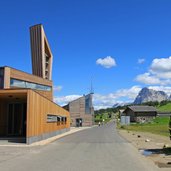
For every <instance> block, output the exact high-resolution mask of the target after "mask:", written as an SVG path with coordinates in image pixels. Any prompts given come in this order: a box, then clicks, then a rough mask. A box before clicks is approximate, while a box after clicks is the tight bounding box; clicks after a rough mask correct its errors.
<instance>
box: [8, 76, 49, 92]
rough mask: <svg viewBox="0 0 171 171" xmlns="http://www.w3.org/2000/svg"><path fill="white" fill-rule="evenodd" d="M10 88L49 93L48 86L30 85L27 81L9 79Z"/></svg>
mask: <svg viewBox="0 0 171 171" xmlns="http://www.w3.org/2000/svg"><path fill="white" fill-rule="evenodd" d="M10 86H11V87H21V88H31V89H35V90H42V91H51V87H50V86H46V85H41V84H36V83H31V82H27V81H23V80H17V79H13V78H11V80H10Z"/></svg>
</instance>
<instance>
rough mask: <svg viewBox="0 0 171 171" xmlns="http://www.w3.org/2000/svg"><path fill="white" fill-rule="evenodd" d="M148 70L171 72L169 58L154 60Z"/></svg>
mask: <svg viewBox="0 0 171 171" xmlns="http://www.w3.org/2000/svg"><path fill="white" fill-rule="evenodd" d="M150 68H151V70H152V71H153V72H171V57H168V58H156V59H154V60H153V61H152V64H151V67H150Z"/></svg>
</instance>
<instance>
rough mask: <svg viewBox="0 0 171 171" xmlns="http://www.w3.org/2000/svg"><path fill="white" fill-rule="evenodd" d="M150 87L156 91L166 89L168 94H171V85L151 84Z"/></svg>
mask: <svg viewBox="0 0 171 171" xmlns="http://www.w3.org/2000/svg"><path fill="white" fill-rule="evenodd" d="M148 88H149V89H153V90H156V91H164V92H165V93H166V94H168V95H170V94H171V87H169V86H149V87H148Z"/></svg>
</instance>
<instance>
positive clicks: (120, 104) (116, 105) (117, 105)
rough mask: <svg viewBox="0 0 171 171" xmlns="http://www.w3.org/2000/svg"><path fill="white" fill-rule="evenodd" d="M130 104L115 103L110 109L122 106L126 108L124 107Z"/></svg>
mask: <svg viewBox="0 0 171 171" xmlns="http://www.w3.org/2000/svg"><path fill="white" fill-rule="evenodd" d="M130 104H131V103H115V104H114V105H113V106H112V107H113V108H116V107H122V106H126V105H130Z"/></svg>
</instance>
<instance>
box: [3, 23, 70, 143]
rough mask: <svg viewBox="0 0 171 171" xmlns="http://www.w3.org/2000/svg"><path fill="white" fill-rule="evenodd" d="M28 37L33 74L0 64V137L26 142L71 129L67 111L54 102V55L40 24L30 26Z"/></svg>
mask: <svg viewBox="0 0 171 171" xmlns="http://www.w3.org/2000/svg"><path fill="white" fill-rule="evenodd" d="M30 37H31V51H32V68H33V74H29V73H26V72H23V71H20V70H17V69H14V68H11V67H8V66H4V67H0V137H1V138H8V137H10V138H11V137H14V138H15V139H16V138H18V137H20V138H23V139H24V142H26V143H27V144H31V143H33V142H36V141H40V140H43V139H46V138H49V137H52V136H55V135H58V134H61V133H63V132H66V131H68V130H69V129H70V115H69V112H68V111H67V110H65V109H63V108H62V107H60V106H59V105H57V104H55V103H54V102H53V82H52V80H51V76H52V59H53V58H52V53H51V50H50V46H49V44H48V41H47V38H46V36H45V32H44V29H43V26H42V25H41V24H39V25H35V26H32V27H31V28H30Z"/></svg>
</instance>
